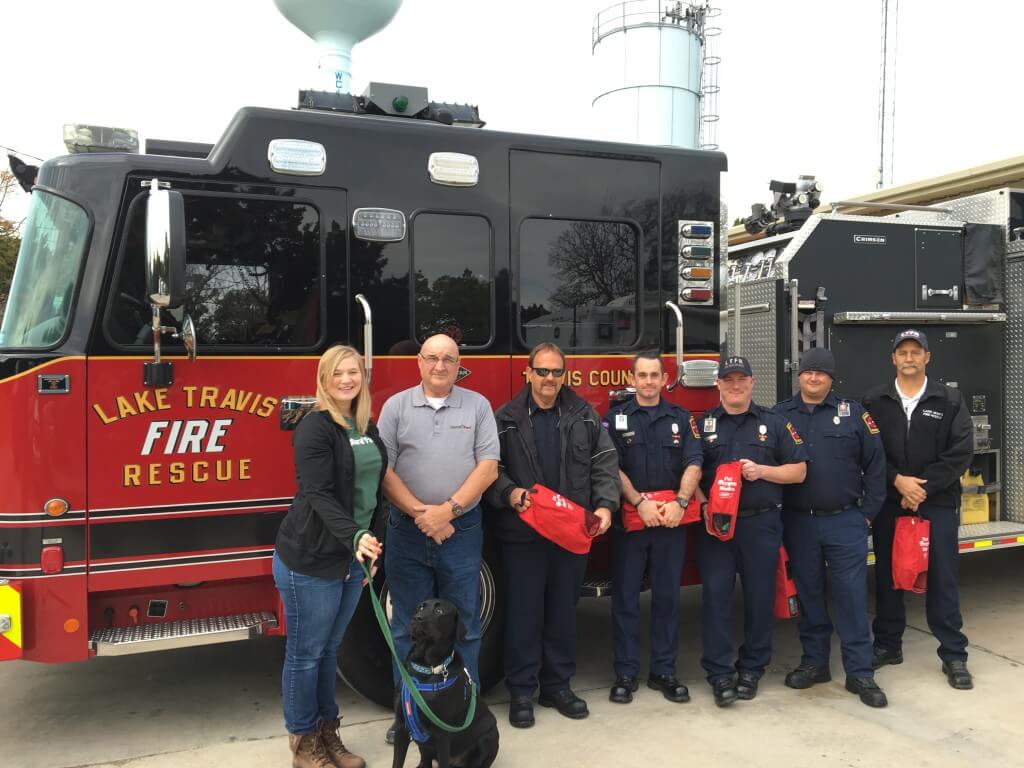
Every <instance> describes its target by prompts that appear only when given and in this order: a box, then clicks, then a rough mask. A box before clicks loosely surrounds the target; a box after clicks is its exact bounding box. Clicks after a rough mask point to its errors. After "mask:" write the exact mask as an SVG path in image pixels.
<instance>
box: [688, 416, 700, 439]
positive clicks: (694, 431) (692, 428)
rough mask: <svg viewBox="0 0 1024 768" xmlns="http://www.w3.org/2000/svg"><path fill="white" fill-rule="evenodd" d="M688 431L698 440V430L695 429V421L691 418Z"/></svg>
mask: <svg viewBox="0 0 1024 768" xmlns="http://www.w3.org/2000/svg"><path fill="white" fill-rule="evenodd" d="M690 431H691V432H692V433H693V436H694V438H695V439H697V440H700V430H698V429H697V420H696V419H695V418H693V416H691V417H690Z"/></svg>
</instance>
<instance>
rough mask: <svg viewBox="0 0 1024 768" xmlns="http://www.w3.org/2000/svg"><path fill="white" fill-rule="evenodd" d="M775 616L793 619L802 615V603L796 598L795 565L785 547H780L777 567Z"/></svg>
mask: <svg viewBox="0 0 1024 768" xmlns="http://www.w3.org/2000/svg"><path fill="white" fill-rule="evenodd" d="M774 613H775V618H777V619H793V618H796V617H797V616H799V615H800V604H799V603H798V602H797V599H796V583H794V581H793V566H792V565H791V564H790V562H789V553H788V552H787V551H786V548H785V547H779V565H778V567H777V568H776V569H775V611H774Z"/></svg>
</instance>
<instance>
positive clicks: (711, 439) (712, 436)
mask: <svg viewBox="0 0 1024 768" xmlns="http://www.w3.org/2000/svg"><path fill="white" fill-rule="evenodd" d="M704 439H705V440H707V441H708V442H709V443H713V442H715V440H717V439H718V435H717V434H715V433H714V432H712V433H711V434H710V435H705V436H704Z"/></svg>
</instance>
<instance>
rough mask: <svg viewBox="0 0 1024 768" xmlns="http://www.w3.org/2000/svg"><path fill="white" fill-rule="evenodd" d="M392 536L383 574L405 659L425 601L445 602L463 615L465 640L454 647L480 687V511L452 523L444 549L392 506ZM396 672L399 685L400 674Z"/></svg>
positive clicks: (394, 628)
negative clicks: (416, 615) (418, 611)
mask: <svg viewBox="0 0 1024 768" xmlns="http://www.w3.org/2000/svg"><path fill="white" fill-rule="evenodd" d="M388 507H389V509H390V514H389V516H388V534H387V540H386V541H385V543H384V569H385V572H386V573H387V577H388V590H389V593H390V595H391V636H392V637H393V638H394V640H395V650H396V651H397V653H398V657H399V658H400V659H403V660H404V659H405V658H406V657H407V656H408V655H409V651H410V650H411V649H412V641H411V639H410V637H409V622H410V621H412V615H413V614H414V613H415V612H416V608H417V607H418V606H419V604H420V603H422V602H423V601H424V600H427V599H429V598H431V597H440V598H443V599H445V600H448V601H449V602H451V603H452V604H453V605H454V606H455V608H456V609H457V610H458V612H459V618H461V619H462V623H463V625H464V626H465V628H466V635H465V637H464V638H463V639H461V640H458V641H457V642H456V643H455V649H456V650H457V651H458V652H459V655H460V656H462V663H463V664H465V666H466V669H468V670H469V674H470V675H471V676H472V677H473V679H474V680H477V681H479V680H480V677H479V674H478V667H479V660H480V556H481V553H482V551H483V545H484V531H483V525H482V519H483V514H482V513H481V511H480V505H477V506H475V507H473V508H472V509H468V510H466V513H465V514H464V515H462V517H458V518H456V519H455V520H452V527H453V528H455V534H454V535H453V536H452V537H451V538H450V539H448V540H447V541H445V542H444V543H443V544H440V545H439V544H435V543H434V541H433V539H431V538H430V537H428V536H426V535H424V534H423V532H422V531H420V529H419V528H417V527H416V522H415V521H414V520H413V519H412V518H411V517H409V516H408V515H406V514H405V513H404V512H402V511H401V510H399V509H397V508H396V507H394V506H391V505H390V504H389V505H388ZM392 666H393V674H394V678H395V683H396V684H397V683H398V668H397V667H396V666H394V663H393V662H392Z"/></svg>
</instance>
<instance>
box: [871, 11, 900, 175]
mask: <svg viewBox="0 0 1024 768" xmlns="http://www.w3.org/2000/svg"><path fill="white" fill-rule="evenodd" d="M899 10H900V2H899V0H882V61H881V71H880V74H879V86H878V90H879V95H878V180H877V183H876V184H875V186H876V188H878V189H882V187H884V186H885V185H886V184H891V183H892V167H893V145H894V138H893V137H894V134H895V131H896V37H897V20H898V18H899Z"/></svg>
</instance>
